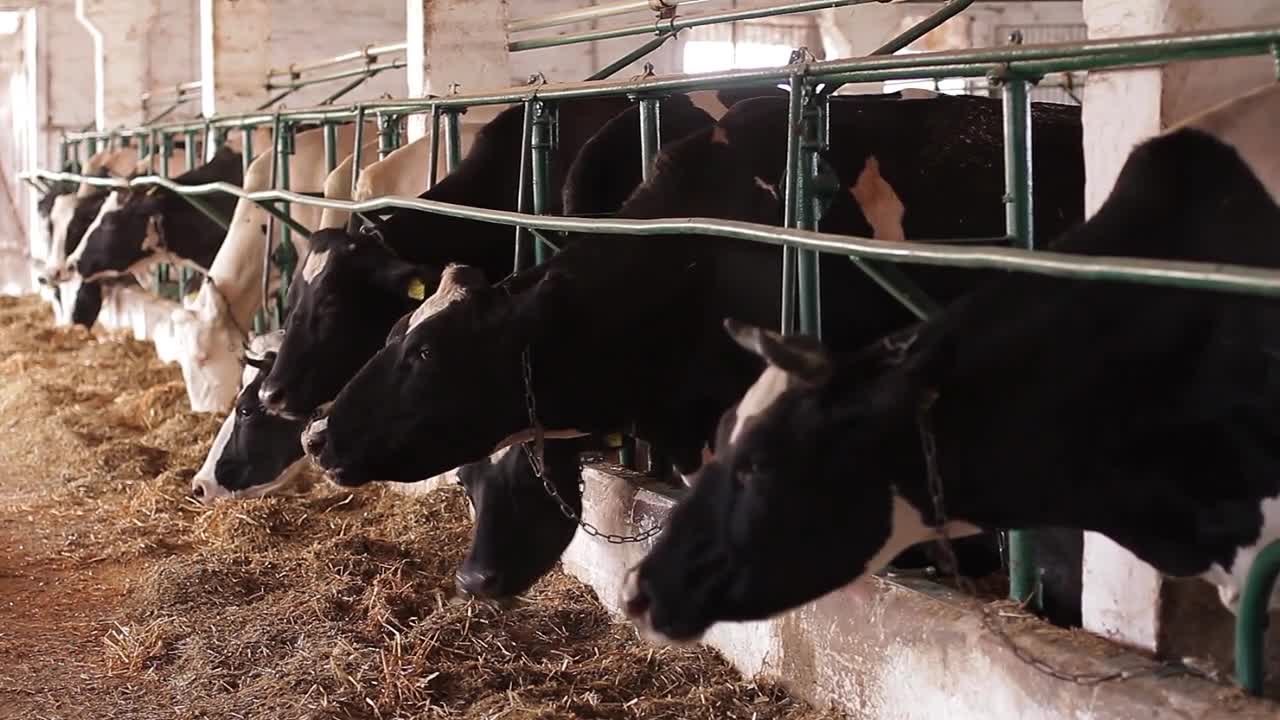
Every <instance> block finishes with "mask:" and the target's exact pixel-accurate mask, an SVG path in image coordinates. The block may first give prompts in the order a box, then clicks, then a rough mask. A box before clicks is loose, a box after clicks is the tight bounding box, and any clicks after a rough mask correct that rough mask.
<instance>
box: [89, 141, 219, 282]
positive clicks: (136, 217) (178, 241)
mask: <svg viewBox="0 0 1280 720" xmlns="http://www.w3.org/2000/svg"><path fill="white" fill-rule="evenodd" d="M173 181H174V182H175V183H178V184H180V185H200V184H204V183H210V182H217V181H222V182H227V183H231V184H233V185H243V184H244V172H243V164H242V162H241V157H240V154H239V153H237V152H235V151H234V150H231V149H230V148H228V147H225V146H224V147H222V148H219V149H218V152H217V154H216V155H215V156H214V158H213V159H212V160H210V161H209V162H208V163H207V164H205V165H201V166H200V167H198V168H196V169H194V170H191V171H189V172H186V173H183V174H182V175H179V176H178V177H176V178H174V179H173ZM202 201H203V202H205V203H206V204H208V205H209V206H210V208H211V209H212V210H214V211H215V212H217V213H218V214H219V215H221V216H222V217H223V218H226V219H230V218H231V215H232V213H233V212H234V211H235V205H236V202H237V198H236V197H234V196H232V195H227V194H225V193H215V194H213V195H207V196H204V197H203V198H202ZM116 202H118V203H119V207H118V208H117V209H114V210H108V211H107V212H104V213H103V214H102V217H101V218H100V221H99V224H98V227H97V228H95V229H94V230H93V232H91V233H90V234H89V236H88V237H87V238H85V246H84V248H82V249H81V250H80V252H79V254H78V255H79V256H78V257H77V258H75V260H74V262H73V263H71V266H70V267H69V268H68V269H69V270H70V271H71V272H74V273H77V274H79V275H80V276H81V277H83V278H85V279H86V280H95V279H98V278H102V277H110V276H116V275H123V274H127V273H129V272H131V271H132V270H133V269H135V268H137V267H139V266H140V265H141V264H142V263H144V262H145V261H146V260H147V259H148V258H150V257H152V256H153V255H156V254H157V253H166V254H168V255H169V256H171V257H174V258H178V259H181V260H187V261H190V262H192V263H194V264H195V265H197V266H198V267H200V268H206V269H207V268H208V267H209V266H210V265H211V264H213V259H214V257H216V256H217V254H218V249H219V248H221V247H222V241H223V239H224V238H225V237H226V230H225V229H224V228H223V227H222V226H220V225H219V224H218V223H217V222H215V221H214V220H212V219H211V218H209V217H208V216H207V215H205V214H204V213H203V212H201V211H199V210H197V209H196V208H195V207H194V206H192V205H191V204H190V203H188V202H187V201H186V200H184V199H182V197H180V196H178V195H177V194H175V193H172V192H169V191H168V190H165V189H163V188H153V189H150V190H145V191H131V192H128V193H127V194H126V195H124V197H123V199H117V200H116Z"/></svg>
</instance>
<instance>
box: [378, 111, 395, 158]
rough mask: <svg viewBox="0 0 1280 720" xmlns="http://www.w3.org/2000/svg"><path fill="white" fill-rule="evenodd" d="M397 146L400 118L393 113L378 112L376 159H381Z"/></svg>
mask: <svg viewBox="0 0 1280 720" xmlns="http://www.w3.org/2000/svg"><path fill="white" fill-rule="evenodd" d="M398 147H400V118H398V117H396V116H395V115H389V114H379V115H378V159H379V160H382V159H383V158H385V157H386V156H388V155H390V154H391V153H392V152H394V151H395V149H396V148H398Z"/></svg>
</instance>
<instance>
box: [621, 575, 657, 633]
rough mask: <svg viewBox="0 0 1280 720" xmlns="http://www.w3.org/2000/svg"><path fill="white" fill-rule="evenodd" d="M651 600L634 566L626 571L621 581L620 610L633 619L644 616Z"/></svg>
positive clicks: (639, 618)
mask: <svg viewBox="0 0 1280 720" xmlns="http://www.w3.org/2000/svg"><path fill="white" fill-rule="evenodd" d="M651 604H652V602H651V601H650V599H649V593H648V592H647V591H646V590H645V587H644V583H643V582H642V581H641V580H640V573H639V572H638V570H637V569H636V568H631V569H630V570H628V571H627V576H626V577H625V578H624V579H623V581H622V611H623V612H624V613H626V615H627V617H629V618H631V619H632V620H633V621H636V620H641V619H643V618H645V615H646V614H647V613H648V612H649V606H650V605H651Z"/></svg>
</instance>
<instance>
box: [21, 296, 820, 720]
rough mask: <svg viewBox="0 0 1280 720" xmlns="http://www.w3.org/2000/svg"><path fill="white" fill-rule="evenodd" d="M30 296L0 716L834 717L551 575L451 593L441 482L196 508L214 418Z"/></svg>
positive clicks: (452, 554)
mask: <svg viewBox="0 0 1280 720" xmlns="http://www.w3.org/2000/svg"><path fill="white" fill-rule="evenodd" d="M48 315H49V313H48V312H47V311H46V310H45V308H44V307H43V306H42V305H41V304H40V303H39V301H37V300H35V299H30V298H26V299H20V300H14V299H9V298H0V468H3V470H2V471H0V472H3V473H4V474H5V477H4V478H3V482H0V708H3V709H2V710H0V715H4V716H6V717H7V716H9V715H8V713H13V714H14V715H13V716H15V717H59V718H62V717H66V718H88V717H93V718H138V719H145V718H253V717H271V718H330V717H332V718H398V717H450V718H454V717H456V718H498V717H502V718H509V719H511V720H516V719H525V718H572V717H591V718H620V719H621V718H743V719H747V718H758V719H759V720H766V719H768V718H797V719H798V718H804V719H806V720H811V719H815V718H825V717H834V716H833V715H832V714H830V713H828V712H824V711H817V710H813V709H810V708H807V707H805V706H804V705H803V704H802V703H800V702H798V701H796V700H793V699H791V698H789V697H788V696H787V695H786V693H785V692H783V691H782V690H780V689H778V688H776V687H772V686H769V685H767V684H763V683H756V682H752V681H750V680H746V679H743V678H741V677H740V676H738V675H737V674H736V673H735V672H734V671H733V670H732V669H730V668H729V667H728V666H727V665H726V664H725V663H724V662H723V661H722V660H721V659H720V658H719V657H718V656H717V655H716V654H715V653H713V652H711V651H708V650H701V649H699V650H677V649H659V648H655V647H652V646H649V645H646V644H644V643H641V642H639V641H637V640H636V639H635V634H634V632H633V630H632V629H631V628H630V627H629V626H628V625H626V624H622V623H618V622H616V621H615V620H614V619H613V618H611V617H610V616H609V615H608V613H607V612H606V611H605V610H604V609H603V608H602V607H601V606H600V605H599V603H598V602H597V601H596V599H595V597H594V596H593V594H592V592H591V591H590V590H589V589H588V588H586V587H584V586H583V585H581V584H579V583H578V582H576V581H575V580H573V579H571V578H569V577H567V576H565V575H563V574H561V573H559V572H555V573H553V574H552V575H551V576H550V577H548V578H547V579H545V580H544V581H543V582H541V583H540V584H539V585H538V586H536V587H535V588H534V589H533V591H531V592H530V593H529V595H528V596H526V597H525V598H523V599H522V600H521V601H520V602H519V603H517V604H516V605H515V606H514V607H510V608H507V609H496V608H493V607H491V606H488V605H484V604H480V603H474V602H465V601H461V600H459V599H457V598H456V597H455V596H454V593H453V589H452V577H453V572H454V570H455V569H456V567H457V564H458V562H459V560H460V558H461V557H462V554H463V552H464V551H465V548H466V544H467V542H468V540H469V533H470V523H469V521H468V520H467V513H466V510H465V503H464V502H463V500H462V497H461V495H460V494H459V493H458V492H457V491H456V490H453V489H450V490H445V491H441V492H438V493H435V494H433V495H431V496H428V497H426V498H408V497H405V496H403V495H398V494H393V493H389V492H386V491H383V490H381V489H379V488H376V487H375V488H371V489H368V490H362V491H360V492H355V493H351V492H346V491H339V490H337V489H333V488H329V487H328V486H322V485H315V484H313V485H312V486H310V487H305V486H304V487H300V488H298V489H297V491H296V492H295V493H294V494H293V495H291V496H287V497H278V498H268V499H264V500H255V501H247V502H242V503H233V504H232V503H223V504H221V505H220V506H219V507H217V508H215V509H213V510H206V509H203V508H201V507H199V506H198V505H196V504H195V503H193V502H192V501H190V500H189V499H188V498H187V488H188V486H189V483H190V479H191V477H192V475H193V474H194V473H195V471H196V469H197V468H198V467H199V465H200V463H201V462H202V460H203V457H204V454H205V452H207V448H208V444H209V442H210V440H211V439H212V437H213V435H214V433H215V432H216V429H217V426H218V420H219V418H215V417H211V416H205V415H196V414H193V413H189V412H187V411H186V399H185V394H184V392H183V388H182V384H181V382H180V379H179V373H178V371H177V369H176V368H174V367H166V366H163V365H161V364H160V363H159V362H158V361H157V360H156V359H155V353H154V351H153V350H152V348H151V347H150V345H148V344H145V343H138V342H135V341H133V340H131V339H126V338H119V337H108V336H105V335H102V334H90V333H88V332H86V331H84V330H82V329H62V328H53V327H51V326H50V324H49V322H48V320H47V318H48ZM15 628H16V629H15Z"/></svg>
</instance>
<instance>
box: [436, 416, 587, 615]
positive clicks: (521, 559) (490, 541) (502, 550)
mask: <svg viewBox="0 0 1280 720" xmlns="http://www.w3.org/2000/svg"><path fill="white" fill-rule="evenodd" d="M543 464H544V468H545V470H544V474H545V475H546V477H547V478H548V479H549V480H550V481H551V483H552V485H553V487H555V488H556V492H557V493H558V494H559V495H560V497H561V498H563V499H564V501H565V502H566V503H567V504H568V505H569V507H570V508H571V509H572V510H573V512H574V513H575V514H580V513H581V512H582V492H581V488H580V487H579V480H580V478H581V468H580V466H579V464H578V452H577V448H576V443H574V441H549V442H547V443H546V452H545V456H544V461H543ZM458 483H459V484H460V485H462V487H463V488H465V489H466V491H467V499H468V500H470V502H471V507H472V511H473V515H474V518H473V519H474V521H475V530H474V534H473V535H472V541H471V550H470V551H469V552H468V553H467V557H466V559H465V560H464V561H463V563H462V567H461V568H459V570H458V573H457V581H458V590H459V591H461V592H463V593H466V594H468V595H473V596H477V597H484V598H489V599H493V600H502V599H507V598H511V597H514V596H516V595H519V594H520V593H522V592H524V591H526V590H528V589H529V588H530V587H532V586H533V584H534V583H535V582H537V581H538V579H539V578H541V577H542V576H543V575H546V574H547V573H548V572H550V571H551V569H552V568H553V567H555V564H556V561H558V560H559V559H560V555H561V554H563V553H564V550H565V548H567V547H568V546H569V542H570V541H571V540H573V535H574V531H575V530H577V523H575V522H574V521H573V520H571V519H570V518H568V517H567V516H566V515H565V514H564V513H563V512H562V511H561V510H560V506H559V505H558V504H557V503H556V502H555V500H554V499H552V498H551V496H550V495H549V494H548V493H547V491H546V489H545V488H544V487H543V485H542V481H541V480H540V479H538V478H537V477H536V476H535V475H534V472H533V468H532V466H530V464H529V459H528V456H526V455H525V452H524V450H523V449H522V447H521V446H520V445H513V446H511V447H510V448H507V449H506V450H503V451H501V457H500V458H499V459H498V460H497V461H496V462H490V461H488V460H482V461H480V462H476V463H472V464H470V465H467V466H464V467H462V468H460V469H459V470H458Z"/></svg>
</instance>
